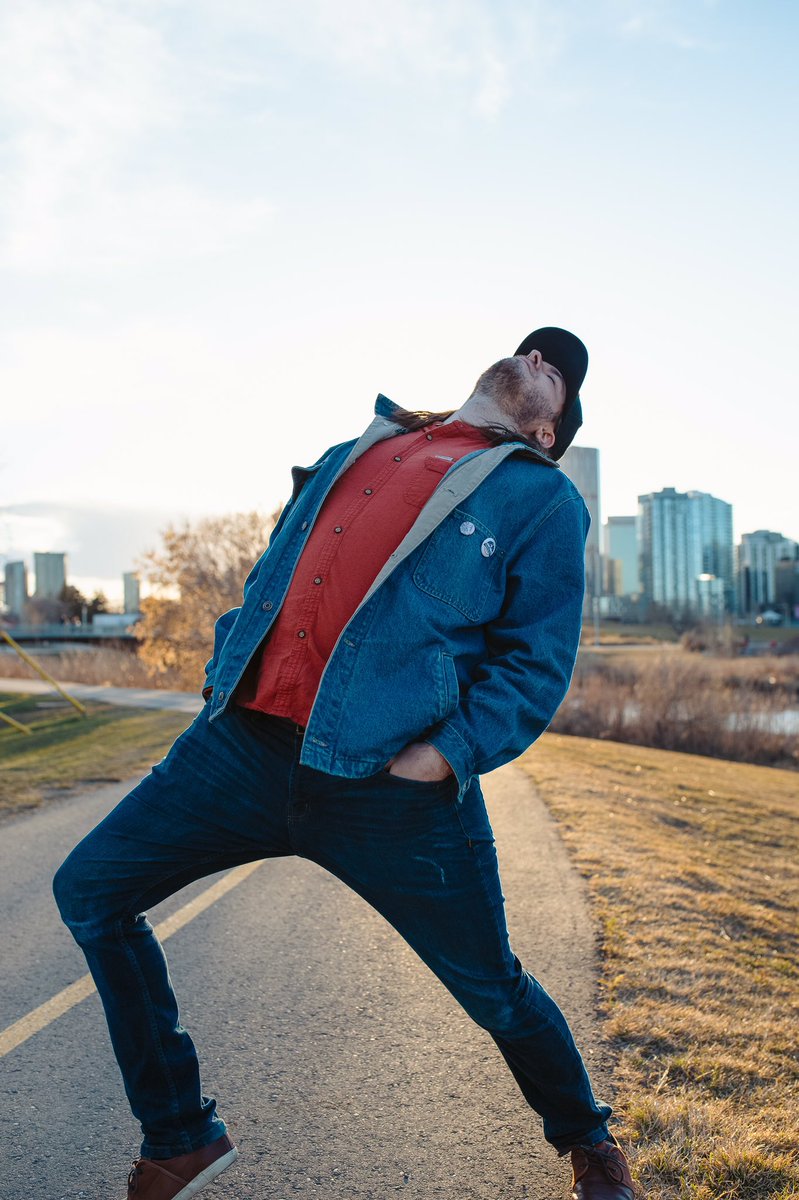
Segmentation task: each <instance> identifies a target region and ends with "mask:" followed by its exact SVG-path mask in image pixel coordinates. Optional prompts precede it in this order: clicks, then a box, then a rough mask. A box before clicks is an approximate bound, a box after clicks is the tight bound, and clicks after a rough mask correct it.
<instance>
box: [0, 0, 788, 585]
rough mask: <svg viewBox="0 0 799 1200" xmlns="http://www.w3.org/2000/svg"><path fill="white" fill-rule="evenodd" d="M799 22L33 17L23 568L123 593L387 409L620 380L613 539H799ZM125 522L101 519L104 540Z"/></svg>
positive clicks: (20, 443)
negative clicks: (730, 522) (662, 501)
mask: <svg viewBox="0 0 799 1200" xmlns="http://www.w3.org/2000/svg"><path fill="white" fill-rule="evenodd" d="M797 33H799V10H798V9H797V8H796V6H794V5H792V4H789V3H785V2H783V0H780V2H776V3H775V2H773V0H772V2H769V0H766V2H764V3H760V4H758V5H757V6H755V5H752V4H748V3H734V2H732V0H729V2H728V0H559V2H558V3H554V2H550V3H543V2H538V0H523V2H517V0H457V3H456V2H455V0H424V2H422V0H391V3H385V2H381V0H368V2H367V0H335V2H334V0H306V2H304V3H299V4H295V5H289V6H287V5H285V4H284V3H283V2H282V0H280V2H278V0H190V2H189V0H34V2H33V3H31V2H30V0H4V3H3V5H2V7H1V8H0V317H1V318H2V319H1V320H0V565H1V564H2V562H3V561H4V560H6V559H14V558H20V557H23V558H26V559H30V555H31V552H32V551H33V550H60V549H63V550H66V551H67V552H68V555H69V563H70V573H71V576H72V577H73V578H74V579H75V581H76V582H78V583H79V584H80V583H81V581H83V582H84V585H89V586H91V584H92V583H97V582H99V583H101V584H103V583H104V584H105V586H106V590H107V591H109V592H113V591H114V590H115V589H116V590H117V591H118V590H119V588H121V581H119V582H118V583H115V582H114V580H115V578H116V576H118V574H119V573H120V572H121V571H122V570H125V569H130V567H131V566H133V565H134V559H135V556H136V555H137V554H138V553H140V552H142V551H144V550H146V549H148V548H151V547H152V546H155V545H157V544H158V541H159V530H160V529H162V528H164V525H165V524H166V523H167V522H168V521H169V520H181V519H185V518H189V519H195V518H197V517H200V516H202V515H206V514H213V513H224V512H233V511H245V510H250V509H259V510H261V511H264V512H269V511H272V510H273V509H274V508H275V507H276V506H277V505H278V504H279V503H280V502H281V501H282V500H284V499H285V498H286V496H287V494H288V493H289V491H290V478H289V470H290V467H291V465H292V464H293V463H310V462H313V461H314V460H315V459H316V458H318V457H319V455H320V454H321V453H322V451H323V450H324V449H326V448H327V447H328V446H330V445H333V444H334V443H336V442H340V441H344V440H347V439H349V438H353V437H356V436H358V435H359V434H360V433H361V432H362V431H363V429H364V428H365V427H366V426H367V425H368V423H369V421H370V420H371V417H372V415H373V407H374V399H375V396H376V394H377V393H378V392H379V391H381V392H384V393H385V394H386V395H388V396H390V397H391V398H392V399H393V400H395V401H397V402H398V403H400V404H402V405H403V406H405V407H406V408H430V409H449V408H457V407H458V406H459V404H461V403H462V402H463V401H464V400H465V399H466V397H467V396H468V395H469V393H470V392H471V390H472V387H473V385H474V382H475V380H476V378H477V376H478V375H479V374H480V373H481V372H482V370H483V369H484V368H485V367H487V366H488V365H489V364H490V363H492V362H495V361H496V360H497V359H499V358H502V357H505V356H507V355H509V354H512V353H513V351H514V350H515V349H516V346H517V345H518V343H519V342H520V341H521V340H522V338H523V337H524V336H525V335H526V334H527V333H528V332H530V330H532V329H534V328H536V327H537V326H539V325H548V324H556V325H562V326H565V327H566V328H569V329H572V330H574V332H576V333H578V334H579V336H580V337H582V339H583V340H584V341H585V343H586V345H587V347H588V350H589V355H590V366H589V371H588V376H587V379H586V382H585V384H584V386H583V390H582V401H583V410H584V417H585V423H584V426H583V429H582V430H581V431H580V434H579V435H578V439H577V441H576V443H575V444H578V445H585V446H596V447H598V448H599V450H600V455H601V457H600V463H601V491H602V514H603V519H604V517H606V516H607V515H616V514H623V513H633V512H635V510H636V505H637V497H638V495H639V494H642V493H645V492H650V491H656V490H659V489H660V488H662V487H666V486H673V487H676V488H678V489H680V490H687V489H692V488H693V489H698V490H702V491H707V492H711V493H712V494H713V495H716V496H719V497H721V498H722V499H724V500H727V501H729V502H730V503H732V504H733V506H734V523H735V529H736V536H739V535H740V534H741V533H742V532H745V531H749V530H752V529H756V528H770V529H776V530H779V531H781V532H783V533H784V534H785V535H786V536H790V537H794V538H799V506H797V501H796V479H797V446H798V445H799V437H797V434H799V420H797V416H796V408H797V394H796V393H797V389H796V384H795V380H794V373H793V370H792V369H791V367H792V364H791V363H790V359H789V353H790V352H789V347H790V346H791V345H793V344H794V343H795V340H796V334H795V329H796V318H797V296H796V266H797V263H796V257H797V255H796V249H797V236H796V210H797V175H798V174H799V167H797V155H796V153H795V129H796V125H797V115H798V114H797V84H796V76H797V73H796V69H795V65H796V64H795V47H796V44H797ZM95 517H96V518H97V519H96V520H95V519H94V518H95Z"/></svg>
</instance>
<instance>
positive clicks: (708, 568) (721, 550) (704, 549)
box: [688, 492, 735, 612]
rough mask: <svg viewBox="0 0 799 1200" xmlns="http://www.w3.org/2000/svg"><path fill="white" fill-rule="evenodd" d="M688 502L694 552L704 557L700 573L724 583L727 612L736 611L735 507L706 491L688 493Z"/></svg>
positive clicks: (725, 608)
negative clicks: (733, 521)
mask: <svg viewBox="0 0 799 1200" xmlns="http://www.w3.org/2000/svg"><path fill="white" fill-rule="evenodd" d="M688 500H689V505H688V513H689V523H690V534H691V542H692V545H693V546H694V547H695V550H694V553H695V554H696V555H697V557H701V563H702V565H701V567H700V569H699V572H698V574H699V575H713V576H715V578H716V579H720V580H721V582H722V585H723V590H724V611H725V612H733V611H734V609H735V550H734V545H733V540H732V505H731V504H728V503H727V502H726V500H718V499H717V498H716V497H715V496H711V495H709V494H708V493H707V492H689V493H688ZM706 590H707V589H706ZM711 590H715V591H718V589H711Z"/></svg>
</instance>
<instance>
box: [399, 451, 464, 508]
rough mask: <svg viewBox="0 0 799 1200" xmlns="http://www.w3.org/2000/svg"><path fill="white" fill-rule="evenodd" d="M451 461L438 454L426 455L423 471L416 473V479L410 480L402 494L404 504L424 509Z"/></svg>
mask: <svg viewBox="0 0 799 1200" xmlns="http://www.w3.org/2000/svg"><path fill="white" fill-rule="evenodd" d="M453 461H454V460H453V459H451V458H447V457H446V456H443V455H440V454H428V455H427V457H426V458H425V460H424V469H423V470H422V471H418V472H417V474H416V478H415V479H412V480H411V482H410V483H409V484H408V486H407V487H406V488H405V491H404V492H403V497H404V499H405V503H406V504H412V505H413V507H414V508H424V506H425V504H427V501H428V500H429V499H430V497H431V496H432V494H433V492H434V491H435V489H436V488H437V487H438V485H439V483H440V482H441V477H442V475H446V473H447V471H448V470H449V469H450V467H451V466H452V463H453Z"/></svg>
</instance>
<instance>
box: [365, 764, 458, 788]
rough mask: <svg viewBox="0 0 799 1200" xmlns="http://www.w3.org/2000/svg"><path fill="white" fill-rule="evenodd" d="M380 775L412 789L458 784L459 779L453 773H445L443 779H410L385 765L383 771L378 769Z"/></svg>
mask: <svg viewBox="0 0 799 1200" xmlns="http://www.w3.org/2000/svg"><path fill="white" fill-rule="evenodd" d="M378 776H379V777H380V778H383V779H389V780H391V782H392V783H394V784H397V785H399V786H403V787H408V788H411V789H412V790H416V789H418V788H423V789H424V788H436V789H437V788H441V787H443V786H444V785H451V784H452V783H456V784H457V779H456V778H455V776H454V775H453V774H450V775H445V776H444V778H443V779H410V778H408V776H407V775H397V774H395V772H393V771H390V770H389V769H388V767H383V769H382V771H378Z"/></svg>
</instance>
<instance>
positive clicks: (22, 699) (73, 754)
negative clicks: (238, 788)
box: [0, 693, 191, 814]
mask: <svg viewBox="0 0 799 1200" xmlns="http://www.w3.org/2000/svg"><path fill="white" fill-rule="evenodd" d="M0 710H2V711H3V712H4V713H7V714H8V715H9V716H11V717H15V718H16V719H17V720H18V721H21V722H22V723H23V724H25V725H27V726H29V727H30V728H32V730H33V732H32V733H31V734H24V733H19V732H18V731H17V730H15V729H12V728H10V727H9V726H8V725H6V724H5V723H1V724H0V814H4V813H7V812H16V811H18V810H20V809H23V808H31V807H34V806H36V805H39V804H41V803H42V802H46V801H47V800H49V799H50V798H51V797H54V796H57V795H59V794H63V793H64V792H65V791H67V790H69V789H70V788H72V787H75V786H76V785H78V784H85V783H91V784H93V783H107V782H111V781H112V780H122V779H128V778H130V777H131V776H133V775H136V774H138V773H142V774H143V773H144V772H145V771H146V770H147V769H148V768H149V767H150V766H151V765H152V764H153V763H154V762H158V760H159V759H160V758H162V757H163V756H164V755H165V754H166V752H167V750H168V749H169V747H170V745H171V744H172V742H173V741H174V739H175V737H176V736H177V735H178V734H179V733H180V732H182V730H183V729H185V728H186V726H187V725H188V724H189V722H190V720H191V718H190V717H189V716H188V715H187V714H186V713H175V712H163V711H160V710H152V709H146V708H120V707H119V706H116V705H111V704H96V703H92V704H90V705H89V706H88V715H87V716H85V717H83V716H80V714H78V713H77V712H76V711H75V709H74V708H73V707H72V706H71V705H70V704H68V703H67V702H66V701H61V700H60V699H59V698H58V697H56V698H49V697H48V698H46V699H45V698H43V697H41V696H20V695H14V694H8V693H3V694H0Z"/></svg>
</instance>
